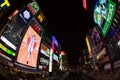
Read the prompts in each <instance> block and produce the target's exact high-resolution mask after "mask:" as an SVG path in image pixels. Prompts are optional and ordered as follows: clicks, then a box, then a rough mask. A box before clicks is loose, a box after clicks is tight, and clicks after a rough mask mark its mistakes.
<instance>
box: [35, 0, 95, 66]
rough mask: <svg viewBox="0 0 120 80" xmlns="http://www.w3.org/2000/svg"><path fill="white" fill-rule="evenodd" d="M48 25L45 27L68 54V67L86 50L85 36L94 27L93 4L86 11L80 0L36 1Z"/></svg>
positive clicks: (74, 63)
mask: <svg viewBox="0 0 120 80" xmlns="http://www.w3.org/2000/svg"><path fill="white" fill-rule="evenodd" d="M37 2H38V4H39V6H40V8H41V10H42V12H43V13H44V16H45V17H46V19H47V21H48V23H47V26H46V27H48V28H49V29H50V31H51V32H52V33H53V35H55V37H56V39H57V40H58V42H59V43H60V44H61V46H62V50H65V52H67V53H68V61H69V62H70V65H76V64H77V63H78V57H79V56H81V54H82V50H83V49H84V48H86V43H85V35H86V33H87V32H88V30H89V29H90V28H92V27H93V26H94V22H93V19H92V15H93V14H92V13H93V12H92V11H93V9H92V8H93V4H94V3H95V0H93V2H92V1H91V2H90V1H89V2H88V3H89V5H88V7H89V8H88V10H87V11H85V10H84V9H83V7H82V0H74V1H71V0H59V1H58V0H41V1H39V0H38V1H37Z"/></svg>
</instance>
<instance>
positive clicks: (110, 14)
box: [102, 0, 116, 37]
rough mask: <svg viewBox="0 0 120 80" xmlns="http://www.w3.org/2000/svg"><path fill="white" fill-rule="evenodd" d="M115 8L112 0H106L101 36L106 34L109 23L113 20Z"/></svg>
mask: <svg viewBox="0 0 120 80" xmlns="http://www.w3.org/2000/svg"><path fill="white" fill-rule="evenodd" d="M115 9H116V4H115V3H114V2H113V1H111V0H108V11H107V18H106V22H105V24H104V27H103V29H102V35H103V37H105V36H106V34H107V32H108V30H109V28H110V25H111V23H112V21H113V17H114V13H115Z"/></svg>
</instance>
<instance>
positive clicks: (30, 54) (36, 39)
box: [16, 26, 41, 68]
mask: <svg viewBox="0 0 120 80" xmlns="http://www.w3.org/2000/svg"><path fill="white" fill-rule="evenodd" d="M40 42H41V36H40V35H39V34H38V33H37V32H36V31H35V30H34V29H33V28H32V26H29V28H28V30H27V31H26V33H25V35H24V37H23V40H22V42H21V45H20V48H19V51H18V56H17V59H16V61H17V62H18V63H20V64H23V65H27V66H30V67H34V68H35V67H36V66H37V58H38V53H39V47H40Z"/></svg>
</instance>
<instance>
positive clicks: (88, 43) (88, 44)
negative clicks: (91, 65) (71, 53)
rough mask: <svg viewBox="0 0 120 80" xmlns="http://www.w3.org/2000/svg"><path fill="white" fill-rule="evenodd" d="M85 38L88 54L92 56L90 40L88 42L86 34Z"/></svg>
mask: <svg viewBox="0 0 120 80" xmlns="http://www.w3.org/2000/svg"><path fill="white" fill-rule="evenodd" d="M85 40H86V44H87V48H88V52H89V56H90V58H91V57H92V53H91V46H90V42H89V39H88V36H86V38H85Z"/></svg>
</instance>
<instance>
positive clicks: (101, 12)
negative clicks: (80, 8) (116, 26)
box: [94, 0, 108, 30]
mask: <svg viewBox="0 0 120 80" xmlns="http://www.w3.org/2000/svg"><path fill="white" fill-rule="evenodd" d="M107 8H108V0H98V1H97V3H96V5H95V8H94V21H95V23H96V24H98V27H99V28H100V29H101V30H102V28H103V25H104V23H105V20H106V15H107Z"/></svg>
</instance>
